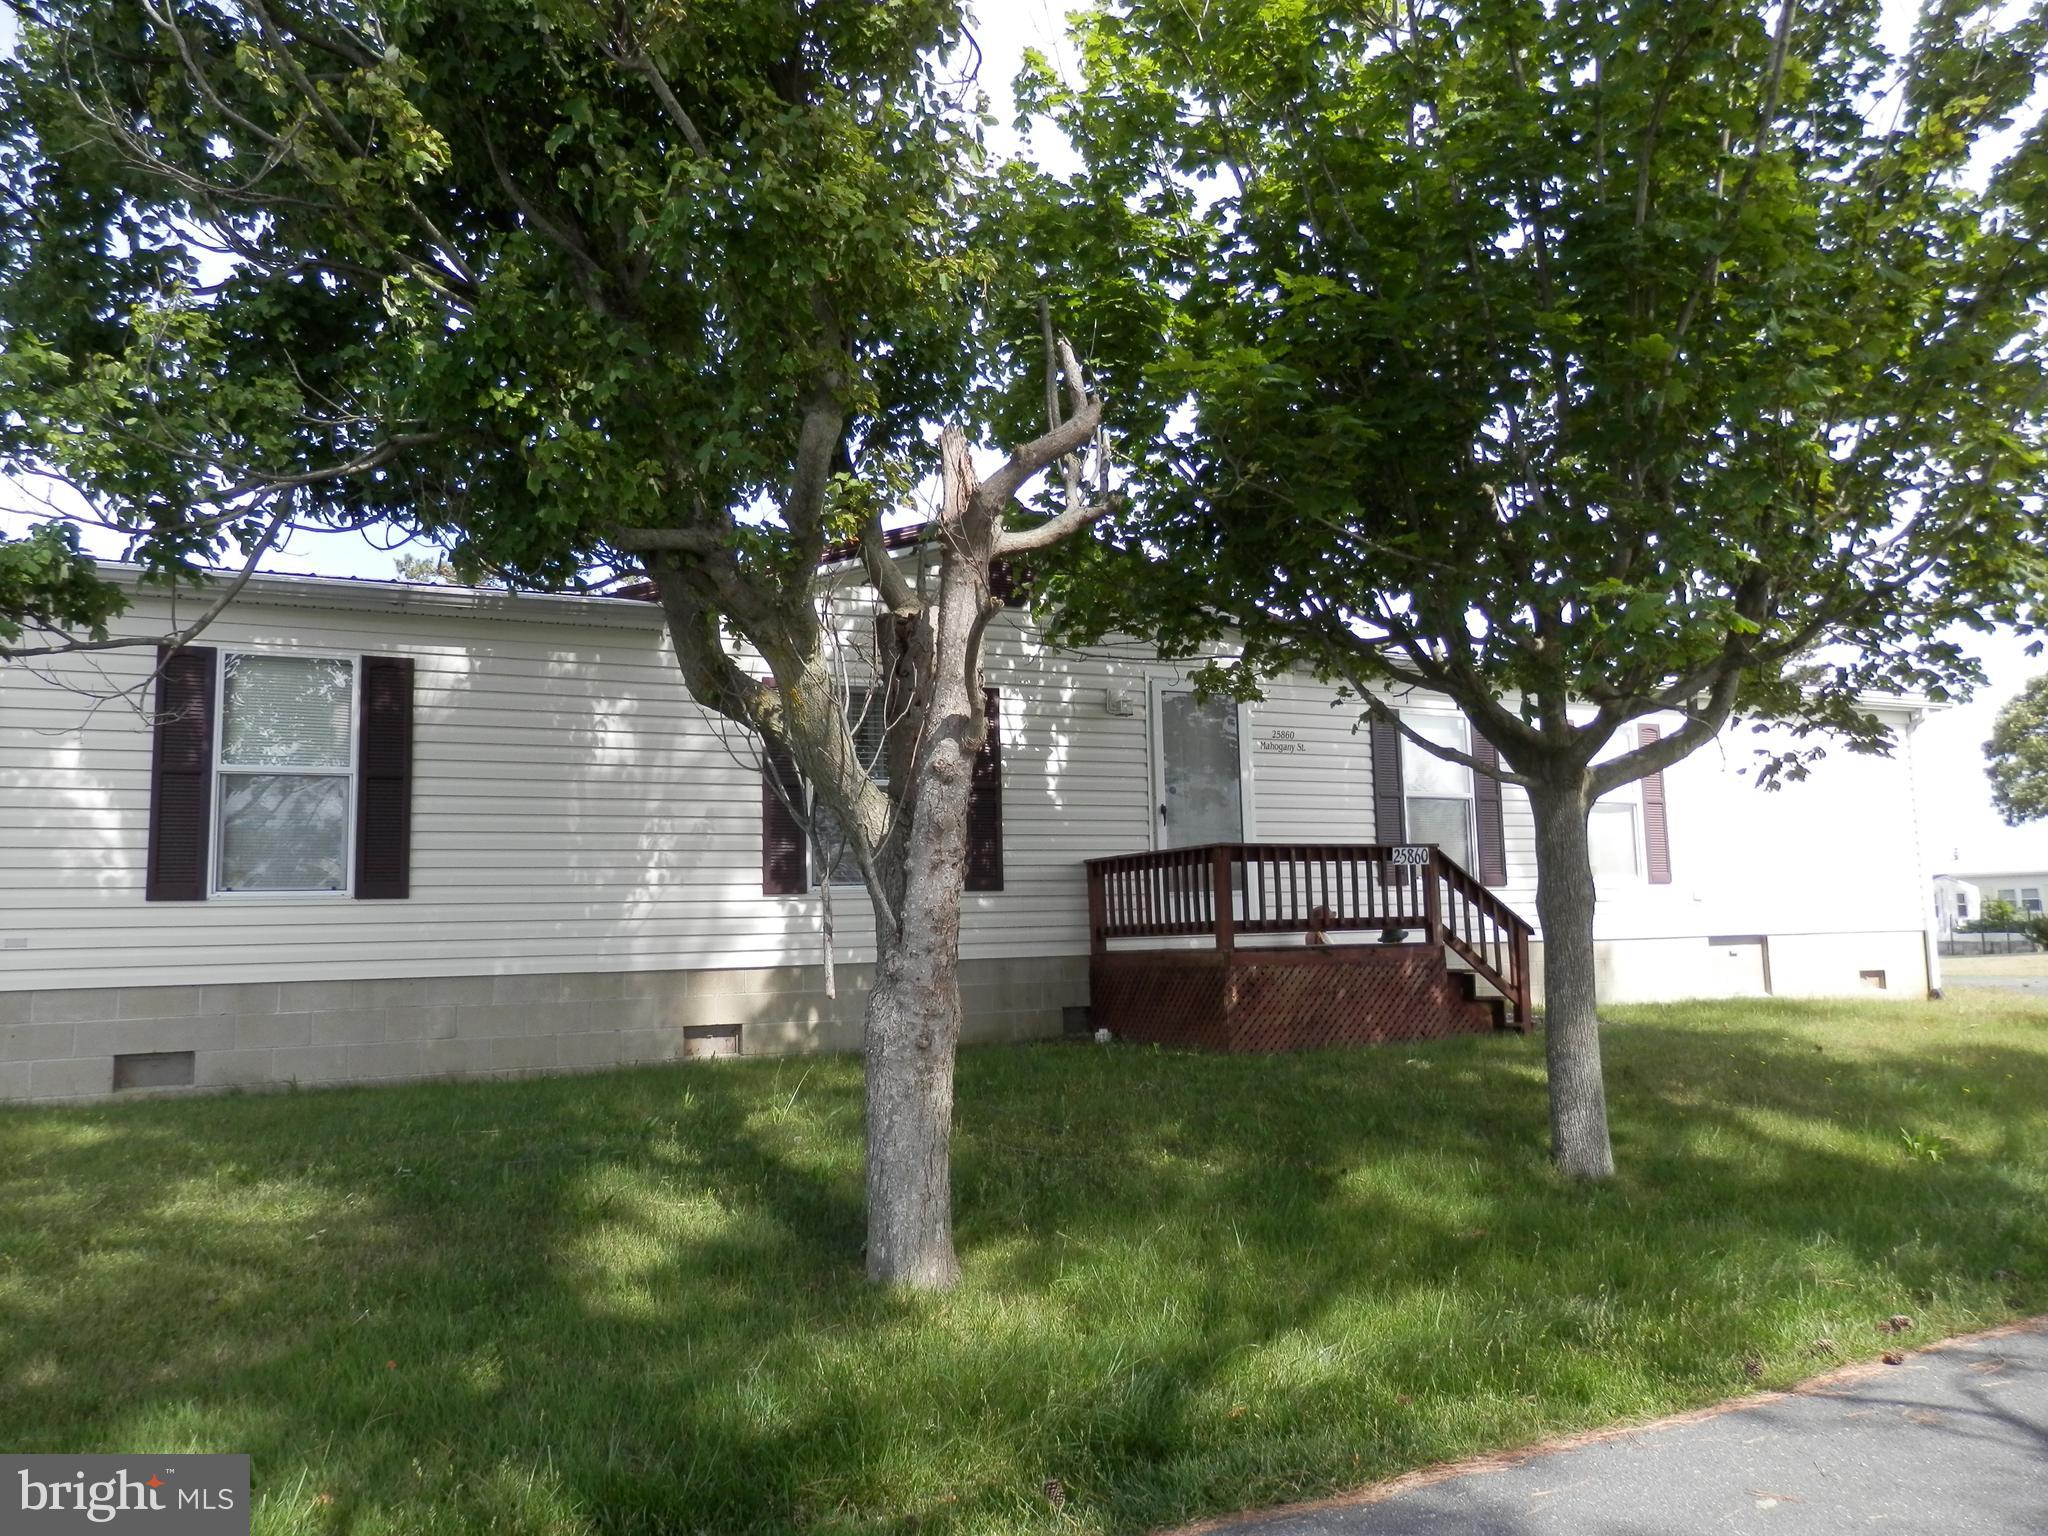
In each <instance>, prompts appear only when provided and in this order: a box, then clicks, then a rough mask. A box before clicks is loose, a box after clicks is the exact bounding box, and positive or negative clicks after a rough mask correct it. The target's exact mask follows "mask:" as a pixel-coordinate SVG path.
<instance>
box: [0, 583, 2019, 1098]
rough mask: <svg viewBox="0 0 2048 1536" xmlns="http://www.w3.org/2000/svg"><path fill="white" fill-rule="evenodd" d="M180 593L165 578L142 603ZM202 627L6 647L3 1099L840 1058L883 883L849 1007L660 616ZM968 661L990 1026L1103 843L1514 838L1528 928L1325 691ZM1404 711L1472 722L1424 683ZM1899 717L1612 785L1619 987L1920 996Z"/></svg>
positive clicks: (1609, 967)
mask: <svg viewBox="0 0 2048 1536" xmlns="http://www.w3.org/2000/svg"><path fill="white" fill-rule="evenodd" d="M188 603H189V599H188ZM165 618H166V612H165V609H164V606H163V600H162V599H161V598H156V597H141V598H139V599H138V602H137V606H136V609H135V611H134V612H133V613H132V614H131V615H130V616H129V617H128V618H127V619H126V620H124V622H125V623H126V624H128V625H131V626H133V628H132V630H131V631H130V632H133V633H139V634H148V633H158V632H161V630H162V628H163V625H164V620H165ZM855 627H856V628H858V626H855ZM184 654H185V658H186V659H185V660H184V661H183V662H181V663H180V664H179V666H178V667H177V668H174V669H172V671H171V672H169V673H167V674H166V676H167V678H169V679H170V680H171V682H172V683H174V684H175V685H176V687H175V688H174V689H173V692H172V694H171V696H170V702H171V703H172V704H173V705H174V706H175V707H174V708H172V709H171V710H169V711H168V712H167V713H165V714H164V715H161V716H159V717H157V718H155V719H152V718H151V714H150V711H149V710H148V709H137V708H134V707H129V706H126V705H123V704H120V703H114V704H100V705H95V704H94V703H93V702H92V700H91V699H89V698H87V697H84V696H81V694H79V693H77V692H74V691H70V690H68V689H67V687H66V684H67V682H68V683H72V684H77V685H80V686H87V685H89V686H90V687H92V688H93V689H96V690H100V691H104V689H105V687H106V685H107V684H108V683H109V682H111V683H114V684H116V685H132V684H137V683H142V682H144V681H145V680H146V679H148V677H149V675H150V673H151V672H152V670H153V669H154V667H155V666H156V658H155V656H154V655H153V654H152V653H150V652H147V651H133V652H129V651H112V652H102V653H96V654H93V655H90V656H74V657H69V658H62V659H59V660H56V661H53V662H51V663H50V664H48V665H34V666H29V665H15V666H7V667H0V1098H6V1099H24V1098H34V1099H58V1098H82V1097H92V1096H98V1095H103V1094H106V1093H108V1092H110V1091H112V1090H113V1089H115V1088H117V1087H157V1086H179V1085H183V1084H186V1083H190V1084H192V1085H194V1086H197V1087H202V1088H203V1087H209V1086H225V1085H236V1084H242V1085H262V1084H276V1083H284V1082H298V1083H331V1082H339V1081H366V1080H382V1079H400V1078H417V1077H424V1076H436V1075H476V1074H505V1073H523V1072H537V1071H552V1070H573V1069H582V1068H593V1067H602V1066H609V1065H613V1064H616V1063H622V1062H640V1061H655V1060H669V1059H674V1058H676V1057H678V1056H681V1055H687V1054H695V1053H698V1052H700V1051H703V1052H723V1051H729V1050H733V1049H738V1050H740V1051H742V1052H745V1053H749V1054H752V1053H759V1052H780V1051H800V1050H807V1049H818V1048H850V1047H854V1046H857V1044H858V1042H859V1038H860V1013H861V991H862V988H863V986H864V985H865V982H866V973H865V967H866V966H867V965H868V964H869V963H870V962H871V960H872V948H871V944H870V942H869V939H868V934H869V932H870V931H871V930H870V927H869V923H870V919H869V916H868V910H867V902H866V899H865V894H864V892H863V891H861V890H860V889H859V888H858V887H846V888H843V889H841V890H840V892H839V895H838V898H837V900H836V902H835V907H836V922H837V932H836V939H835V956H836V960H837V965H838V980H839V995H838V996H837V997H836V998H835V997H828V996H826V994H825V992H824V990H823V986H822V981H821V976H822V971H821V967H820V964H819V961H820V898H819V895H818V893H817V892H816V890H815V889H806V890H792V889H791V888H790V887H791V886H792V885H802V884H805V883H806V882H804V881H803V880H801V879H798V880H795V881H792V879H791V878H790V871H789V870H788V869H787V867H785V866H786V862H787V856H788V854H789V853H790V851H791V850H790V849H789V847H788V846H787V844H786V840H784V842H782V843H781V844H778V840H777V829H776V827H775V825H774V820H775V814H776V813H775V811H774V810H773V807H772V804H770V803H769V802H772V798H773V797H772V796H764V790H763V785H762V780H761V773H760V771H759V769H758V767H757V766H756V760H755V758H754V755H753V753H752V750H751V747H750V744H749V743H748V742H747V741H746V740H744V739H737V740H736V739H735V736H736V733H735V732H734V731H733V730H732V728H731V727H729V726H726V725H724V724H722V723H721V722H719V721H718V720H716V719H715V718H714V717H712V716H710V715H709V714H707V713H706V712H705V711H703V710H702V709H700V708H699V707H698V706H696V705H695V704H694V703H693V702H691V700H690V699H689V698H688V697H687V695H686V693H685V691H684V688H683V685H682V681H681V678H680V676H679V674H678V671H677V668H676V666H675V664H674V661H673V658H672V656H671V655H670V652H669V649H668V643H667V639H666V636H665V634H664V632H663V628H662V619H661V614H660V611H659V609H658V608H656V607H654V606H653V605H650V604H647V603H642V602H635V601H630V600H625V599H618V598H581V597H544V596H531V595H513V594H508V593H502V592H475V591H466V590H459V589H449V588H441V587H420V586H407V585H402V584H396V583H366V582H357V581H342V580H334V579H324V578H297V577H261V578H258V579H257V580H255V581H254V582H252V583H251V584H250V586H249V588H248V589H247V590H246V591H245V592H244V593H243V595H242V596H241V597H240V598H239V599H238V600H237V602H236V603H235V604H234V605H233V606H232V608H231V609H230V610H229V611H228V613H227V614H226V615H225V616H224V617H223V618H222V619H221V620H219V621H218V622H216V623H215V624H214V625H213V627H212V628H211V629H210V630H209V631H208V632H207V633H206V634H205V635H204V636H203V637H202V639H201V641H200V642H199V646H198V648H195V649H194V650H192V651H188V652H187V653H184ZM987 680H988V682H989V683H990V685H991V686H992V688H993V689H994V690H995V696H996V704H997V712H996V719H997V721H998V724H999V740H1000V756H999V759H998V760H995V761H994V762H993V771H992V775H991V784H992V790H991V792H992V793H993V794H994V795H995V796H996V799H995V801H994V809H993V811H992V812H991V813H990V814H991V815H992V818H993V819H992V821H991V822H990V825H992V826H993V828H994V833H993V835H994V837H995V844H994V850H993V866H992V868H991V869H984V870H983V871H982V879H981V880H980V882H979V883H980V884H982V885H983V886H988V885H990V884H991V882H993V885H994V886H995V887H996V888H985V889H980V890H975V891H972V892H970V893H969V895H968V896H967V898H966V910H965V914H964V918H963V924H962V954H963V983H964V987H965V996H966V1003H967V1013H968V1020H969V1038H970V1039H977V1040H994V1039H1017V1038H1026V1037H1035V1036H1045V1035H1051V1034H1055V1033H1057V1032H1059V1031H1060V1029H1061V1027H1062V1022H1063V1019H1071V1018H1072V1017H1073V1015H1072V1014H1071V1010H1075V1009H1079V1008H1081V1007H1083V1006H1085V1005H1086V1004H1087V1003H1088V1001H1089V995H1088V989H1089V957H1090V950H1091V924H1090V913H1089V906H1088V887H1087V882H1086V879H1085V877H1084V871H1083V861H1084V860H1087V859H1090V858H1095V857H1098V856H1102V855H1110V854H1120V853H1126V852H1133V851H1138V850H1144V849H1149V848H1154V847H1162V846H1175V845H1182V844H1191V843H1211V842H1238V841H1242V842H1245V843H1250V844H1279V845H1289V846H1301V847H1308V848H1311V849H1314V850H1322V851H1324V852H1327V851H1328V850H1329V849H1330V848H1331V846H1332V845H1362V844H1372V843H1374V842H1375V841H1376V840H1377V841H1379V842H1382V843H1394V842H1402V843H1405V842H1407V841H1408V840H1409V839H1414V840H1416V841H1418V842H1429V843H1435V844H1438V845H1440V846H1441V847H1442V848H1443V849H1444V850H1445V851H1446V853H1448V854H1449V855H1450V856H1451V857H1452V858H1454V859H1456V861H1457V862H1458V863H1460V864H1463V865H1465V866H1467V867H1468V868H1474V869H1479V868H1481V867H1482V866H1488V865H1497V866H1498V867H1497V868H1493V869H1491V870H1490V875H1491V877H1492V880H1491V883H1492V885H1493V891H1492V895H1491V896H1490V897H1489V898H1488V899H1489V900H1491V899H1493V898H1494V897H1497V898H1498V899H1499V900H1501V901H1504V902H1505V903H1506V906H1507V907H1508V908H1511V909H1513V910H1514V911H1515V912H1519V913H1520V914H1521V915H1522V916H1523V917H1531V918H1532V917H1533V914H1534V906H1535V903H1534V880H1535V863H1534V857H1533V851H1532V831H1531V823H1530V818H1529V812H1528V805H1527V801H1526V799H1525V797H1524V796H1523V795H1522V794H1521V793H1520V792H1519V791H1517V790H1515V789H1513V788H1512V787H1510V788H1508V789H1507V790H1506V791H1505V792H1504V793H1501V794H1499V795H1494V794H1491V793H1489V792H1487V791H1490V789H1491V784H1490V781H1489V783H1488V784H1487V785H1485V786H1482V787H1481V788H1482V792H1481V793H1479V794H1475V791H1474V785H1473V783H1472V776H1471V775H1470V774H1469V773H1467V772H1466V771H1464V770H1462V769H1456V768H1451V767H1449V766H1448V765H1446V764H1444V763H1443V762H1442V761H1441V760H1438V759H1434V758H1430V757H1427V756H1426V755H1422V754H1419V753H1416V752H1415V751H1414V749H1413V748H1412V746H1411V747H1410V748H1409V749H1408V751H1407V752H1405V753H1403V754H1402V757H1403V758H1404V759H1405V762H1406V773H1405V782H1404V783H1403V784H1402V786H1401V792H1400V793H1398V794H1392V795H1391V797H1390V796H1389V791H1390V788H1391V785H1390V782H1389V778H1390V776H1389V774H1388V773H1387V772H1386V771H1385V769H1384V768H1383V770H1382V772H1381V773H1380V774H1379V775H1378V776H1377V782H1376V775H1375V768H1374V752H1373V745H1374V743H1373V741H1372V739H1371V736H1370V734H1369V733H1366V732H1361V731H1357V730H1354V722H1355V720H1356V709H1355V707H1346V708H1339V707H1333V697H1332V695H1331V693H1330V691H1329V690H1328V689H1326V688H1324V687H1322V686H1320V685H1317V684H1315V683H1313V682H1310V681H1307V680H1284V681H1280V682H1276V683H1274V684H1272V685H1271V686H1270V687H1269V688H1268V689H1267V697H1266V698H1265V699H1264V700H1262V701H1260V702H1258V703H1254V704H1249V705H1245V706H1237V705H1233V704H1228V703H1224V702H1220V701H1216V702H1208V703H1204V702H1201V701H1198V700H1196V699H1195V698H1194V696H1193V693H1192V691H1191V689H1190V688H1189V685H1188V683H1187V677H1186V671H1185V669H1183V668H1182V667H1179V666H1176V665H1173V664H1169V663H1162V662H1159V661H1157V660H1156V659H1151V658H1149V657H1148V656H1147V655H1146V654H1145V653H1144V652H1142V651H1140V650H1138V649H1135V648H1133V647H1130V646H1114V645H1112V646H1105V647H1102V648H1099V649H1095V650H1091V651H1089V652H1087V653H1085V654H1081V653H1076V652H1073V651H1067V650H1061V649H1057V648H1055V647H1053V646H1051V645H1050V644H1048V642H1047V641H1046V640H1045V638H1044V637H1043V635H1042V634H1041V633H1040V631H1039V630H1038V629H1037V628H1036V627H1035V626H1034V625H1033V623H1032V622H1031V620H1030V619H1029V617H1028V616H1027V615H1026V614H1025V613H1023V612H1022V611H1021V610H1011V611H1009V612H1007V613H1005V614H1004V615H1003V616H1002V617H1000V618H999V619H997V621H996V622H995V624H994V625H993V626H992V628H991V631H990V636H989V645H988V657H987ZM180 688H182V689H184V690H185V691H184V692H182V693H180V692H177V689H180ZM1398 703H1399V706H1400V708H1401V709H1402V710H1403V711H1404V712H1406V713H1408V714H1410V716H1411V718H1412V720H1413V723H1415V724H1416V725H1418V726H1419V727H1421V728H1422V729H1424V730H1427V731H1430V732H1432V733H1437V734H1440V735H1442V736H1443V737H1445V738H1446V739H1450V740H1455V741H1459V742H1463V741H1465V740H1466V739H1467V738H1466V735H1465V730H1466V728H1465V724H1464V722H1463V720H1462V719H1461V718H1460V717H1459V716H1458V715H1456V714H1455V713H1454V712H1452V711H1451V710H1449V709H1448V708H1447V707H1445V706H1444V705H1442V704H1441V702H1440V701H1432V700H1430V699H1427V698H1422V697H1405V698H1402V699H1400V700H1399V701H1398ZM1885 713H1886V714H1887V715H1888V716H1889V717H1890V719H1891V720H1892V723H1893V724H1894V725H1895V726H1896V727H1897V728H1898V729H1899V732H1900V735H1901V738H1902V743H1903V744H1902V746H1901V748H1900V750H1899V751H1898V752H1897V753H1896V754H1895V755H1893V756H1891V757H1864V756H1857V755H1854V754H1851V753H1849V752H1847V751H1842V752H1837V753H1834V754H1831V755H1830V756H1828V757H1827V758H1826V759H1825V761H1823V762H1822V763H1820V764H1819V765H1817V766H1816V767H1815V769H1814V770H1813V773H1812V775H1811V777H1810V778H1808V779H1807V780H1805V781H1804V782H1801V783H1798V784H1792V785H1789V786H1787V787H1786V788H1784V789H1783V790H1781V791H1778V792H1775V793H1764V792H1762V791H1760V790H1758V789H1757V788H1756V787H1755V786H1754V784H1753V782H1752V769H1753V756H1752V749H1753V748H1755V747H1757V746H1759V745H1768V744H1769V742H1770V740H1771V739H1772V738H1770V737H1768V736H1766V737H1763V738H1758V737H1756V736H1754V735H1752V734H1751V733H1750V732H1749V731H1748V729H1747V728H1745V729H1744V730H1743V731H1742V732H1740V733H1739V734H1738V733H1731V734H1730V735H1728V736H1727V737H1725V738H1724V739H1723V740H1722V741H1721V742H1720V743H1717V744H1714V745H1711V746H1709V747H1708V748H1707V749H1705V750H1703V751H1700V752H1698V753H1695V754H1694V755H1693V756H1692V757H1690V758H1688V759H1687V760H1685V761H1684V762H1682V763H1680V764H1678V765H1677V766H1676V767H1674V768H1672V769H1670V770H1669V771H1668V772H1667V773H1665V774H1664V775H1663V776H1662V782H1661V784H1659V785H1651V786H1642V785H1638V786H1631V787H1630V788H1628V789H1626V790H1624V791H1622V792H1620V793H1618V794H1616V795H1615V796H1613V797H1611V800H1610V801H1608V802H1603V804H1602V806H1601V807H1600V809H1599V810H1598V811H1597V812H1596V818H1595V842H1596V848H1597V850H1598V860H1599V863H1600V870H1599V875H1600V884H1601V893H1602V900H1601V903H1600V909H1599V919H1598V936H1599V942H1600V965H1601V972H1602V977H1601V979H1602V984H1603V987H1604V991H1605V995H1606V997H1607V998H1608V999H1610V1000H1612V1001H1616V1002H1619V1001H1626V1000H1664V999H1679V998H1686V997H1702V996H1720V995H1735V994H1749V993H1762V992H1766V991H1768V992H1773V993H1776V994H1780V995H1786V996H1817V995H1838V994H1853V993H1857V992H1859V991H1863V990H1868V989H1881V990H1883V991H1885V992H1886V993H1888V994H1890V995H1893V996H1905V997H1919V996H1923V995H1925V993H1926V992H1927V990H1928V987H1929V979H1930V977H1929V971H1930V961H1929V958H1928V953H1929V935H1928V929H1929V925H1930V915H1929V910H1928V908H1929V902H1928V900H1927V891H1928V889H1929V879H1930V876H1929V873H1928V871H1927V870H1926V868H1925V866H1924V864H1923V862H1922V860H1921V858H1920V853H1919V848H1918V837H1917V831H1916V814H1915V805H1914V786H1913V767H1912V731H1913V727H1914V726H1915V724H1916V723H1917V721H1918V719H1919V716H1920V709H1919V707H1918V706H1916V705H1914V704H1911V703H1909V702H1900V703H1898V704H1896V705H1891V706H1887V708H1886V710H1885ZM1675 724H1676V719H1675V717H1674V718H1673V719H1671V720H1667V721H1665V722H1663V725H1662V728H1663V729H1667V730H1668V729H1671V728H1674V726H1675ZM1376 789H1377V790H1378V791H1379V792H1380V793H1379V794H1377V795H1376V793H1375V791H1376ZM1376 801H1377V804H1376ZM1395 816H1398V817H1399V818H1400V819H1401V820H1402V821H1403V823H1404V825H1401V826H1391V825H1389V821H1390V818H1392V817H1395ZM984 852H986V850H984ZM778 861H780V862H778ZM153 870H154V872H155V889H152V871H153ZM1817 870H1819V871H1825V872H1826V877H1827V878H1826V881H1825V882H1824V883H1817V882H1816V881H1815V880H1814V879H1813V878H1811V872H1813V871H1817ZM180 882H183V883H182V884H180ZM2037 883H2038V884H2039V885H2040V886H2041V887H2042V888H2043V889H2048V876H2044V877H2041V879H2040V880H2039V881H2038V882H2037ZM1817 895H1819V896H1820V897H1821V898H1823V899H1816V897H1817ZM152 897H154V898H156V899H152ZM1246 899H1247V900H1249V899H1250V897H1249V894H1248V893H1247V894H1246ZM1354 926H1355V925H1354ZM1096 932H1097V933H1098V935H1099V933H1100V932H1101V930H1100V928H1098V929H1097V930H1096ZM1358 936H1359V935H1357V934H1352V935H1349V937H1358ZM1289 942H1291V943H1295V944H1298V943H1299V940H1298V938H1297V939H1293V940H1290V941H1289ZM1447 942H1448V941H1447ZM1535 961H1536V966H1537V968H1538V970H1539V972H1540V936H1539V942H1538V945H1537V949H1536V954H1535ZM1538 985H1539V987H1540V976H1539V980H1538Z"/></svg>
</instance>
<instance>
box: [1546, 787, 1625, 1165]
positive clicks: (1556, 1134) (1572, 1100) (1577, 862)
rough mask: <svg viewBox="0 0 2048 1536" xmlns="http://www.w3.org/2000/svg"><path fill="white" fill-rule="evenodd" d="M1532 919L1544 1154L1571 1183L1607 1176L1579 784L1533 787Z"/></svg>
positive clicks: (1587, 856)
mask: <svg viewBox="0 0 2048 1536" xmlns="http://www.w3.org/2000/svg"><path fill="white" fill-rule="evenodd" d="M1529 804H1530V808H1531V810H1533V812H1534V813H1535V818H1536V915H1537V917H1538V919H1539V920H1540V921H1541V922H1542V925H1543V1032H1544V1055H1545V1057H1546V1058H1547V1060H1548V1065H1549V1072H1550V1155H1551V1159H1552V1161H1554V1162H1555V1163H1556V1164H1557V1166H1558V1169H1559V1170H1560V1171H1561V1172H1563V1173H1565V1174H1568V1175H1570V1176H1571V1177H1572V1178H1577V1179H1605V1178H1610V1177H1612V1176H1613V1173H1614V1149H1613V1148H1612V1146H1610V1145H1609V1143H1608V1139H1607V1089H1606V1085H1605V1083H1604V1081H1603V1080H1602V1077H1601V1070H1600V1018H1599V1012H1598V1005H1599V998H1598V992H1597V978H1596V971H1595V962H1594V949H1593V905H1594V891H1593V859H1592V845H1591V843H1590V842H1589V840H1588V838H1587V834H1586V818H1587V815H1588V814H1589V813H1590V811H1591V810H1592V803H1591V801H1590V799H1589V798H1588V796H1587V793H1586V790H1585V787H1584V785H1583V784H1572V785H1562V786H1560V785H1547V784H1540V783H1539V784H1537V785H1534V786H1532V787H1531V789H1530V791H1529Z"/></svg>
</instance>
